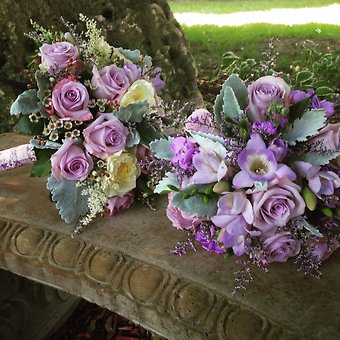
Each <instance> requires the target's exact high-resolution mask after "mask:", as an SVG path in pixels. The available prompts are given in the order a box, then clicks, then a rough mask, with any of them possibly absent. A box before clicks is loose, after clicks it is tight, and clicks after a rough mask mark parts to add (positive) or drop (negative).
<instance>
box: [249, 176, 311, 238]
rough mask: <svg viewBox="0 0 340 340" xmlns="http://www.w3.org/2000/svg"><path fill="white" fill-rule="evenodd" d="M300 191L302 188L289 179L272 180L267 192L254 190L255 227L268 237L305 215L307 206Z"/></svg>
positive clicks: (252, 198)
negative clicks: (292, 220)
mask: <svg viewBox="0 0 340 340" xmlns="http://www.w3.org/2000/svg"><path fill="white" fill-rule="evenodd" d="M300 191H301V188H300V187H299V186H298V185H297V184H295V183H293V182H292V181H290V180H289V179H287V178H276V179H274V180H272V181H271V182H269V183H268V189H267V190H254V191H253V192H252V197H251V200H252V204H253V211H254V223H253V225H254V227H256V228H257V229H259V230H261V231H262V233H263V236H265V237H267V236H271V235H273V234H275V232H276V230H277V228H278V227H283V226H285V225H286V224H287V222H288V221H289V220H290V219H291V218H293V217H297V216H300V215H303V213H304V211H305V207H306V205H305V201H304V200H303V198H302V196H301V195H300Z"/></svg>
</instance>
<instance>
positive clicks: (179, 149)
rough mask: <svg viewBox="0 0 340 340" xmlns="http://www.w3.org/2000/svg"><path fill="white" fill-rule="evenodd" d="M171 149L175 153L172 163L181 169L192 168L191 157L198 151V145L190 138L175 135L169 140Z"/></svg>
mask: <svg viewBox="0 0 340 340" xmlns="http://www.w3.org/2000/svg"><path fill="white" fill-rule="evenodd" d="M170 149H171V151H172V152H173V153H174V154H175V156H174V157H173V158H172V163H173V164H176V165H178V166H179V167H180V168H181V169H183V170H190V169H192V167H193V165H192V158H193V156H194V155H195V154H196V153H197V152H198V145H197V143H196V142H195V141H194V140H193V139H192V138H185V137H177V138H174V139H173V140H172V141H171V144H170Z"/></svg>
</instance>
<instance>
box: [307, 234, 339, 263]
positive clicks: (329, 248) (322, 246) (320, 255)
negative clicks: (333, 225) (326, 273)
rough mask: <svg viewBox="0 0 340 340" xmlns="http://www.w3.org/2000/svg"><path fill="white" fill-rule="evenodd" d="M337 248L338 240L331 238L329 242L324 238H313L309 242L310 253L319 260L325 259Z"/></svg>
mask: <svg viewBox="0 0 340 340" xmlns="http://www.w3.org/2000/svg"><path fill="white" fill-rule="evenodd" d="M338 248H340V242H339V241H337V240H331V242H329V241H328V240H327V239H326V238H322V239H318V240H313V241H312V244H311V249H312V255H313V256H315V257H316V258H317V259H318V260H319V261H325V260H327V259H328V258H329V257H330V256H331V255H332V253H333V252H334V251H335V250H336V249H338Z"/></svg>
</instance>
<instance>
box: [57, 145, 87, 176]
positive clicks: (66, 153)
mask: <svg viewBox="0 0 340 340" xmlns="http://www.w3.org/2000/svg"><path fill="white" fill-rule="evenodd" d="M75 143H76V141H75V140H74V139H66V140H65V141H64V143H63V145H62V146H61V148H60V149H58V151H57V152H55V153H54V154H53V155H52V157H51V163H52V175H53V176H54V177H55V178H56V179H57V180H58V181H61V180H62V179H63V178H65V179H68V180H70V181H72V180H77V181H83V180H84V179H86V178H87V176H88V175H89V173H90V171H91V170H92V169H93V161H92V158H91V156H90V155H89V154H88V152H87V151H86V150H83V149H82V148H81V147H80V146H78V145H76V144H75Z"/></svg>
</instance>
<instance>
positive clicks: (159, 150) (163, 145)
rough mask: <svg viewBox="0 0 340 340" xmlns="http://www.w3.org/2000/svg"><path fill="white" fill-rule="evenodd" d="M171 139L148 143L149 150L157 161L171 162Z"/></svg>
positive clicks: (172, 155)
mask: <svg viewBox="0 0 340 340" xmlns="http://www.w3.org/2000/svg"><path fill="white" fill-rule="evenodd" d="M170 144H171V138H169V139H158V140H155V141H153V142H151V143H150V150H151V151H152V152H153V154H154V155H155V156H156V157H157V158H159V159H165V160H171V159H172V158H173V157H174V153H173V152H172V151H171V149H170Z"/></svg>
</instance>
